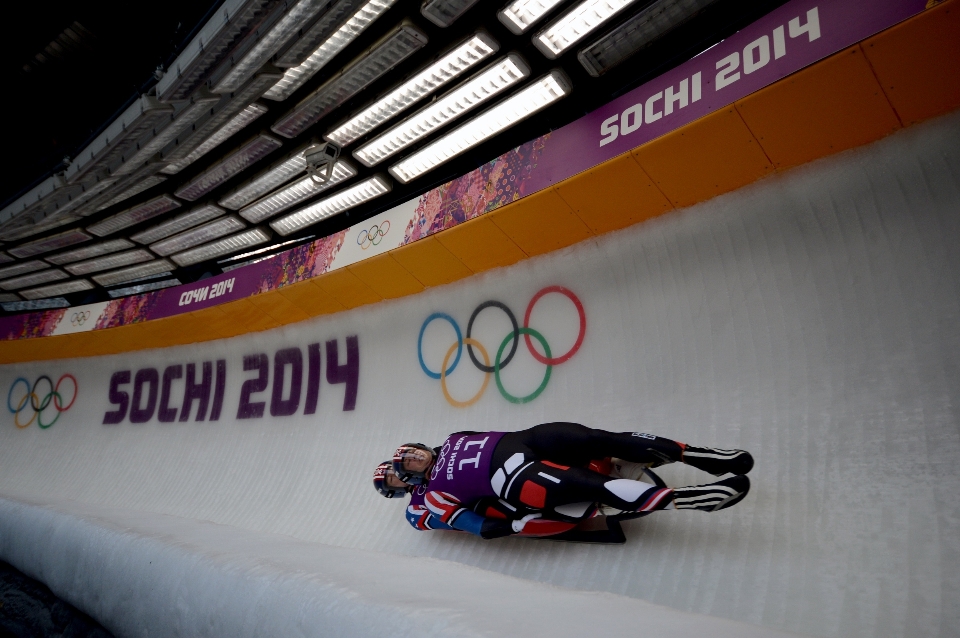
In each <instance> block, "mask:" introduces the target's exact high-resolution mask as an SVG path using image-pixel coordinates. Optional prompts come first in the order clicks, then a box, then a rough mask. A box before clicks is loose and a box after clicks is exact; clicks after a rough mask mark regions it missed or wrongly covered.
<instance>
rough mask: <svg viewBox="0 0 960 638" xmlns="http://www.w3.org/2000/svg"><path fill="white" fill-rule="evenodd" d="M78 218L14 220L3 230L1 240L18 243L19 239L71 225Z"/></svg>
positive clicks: (56, 216) (63, 216) (68, 216)
mask: <svg viewBox="0 0 960 638" xmlns="http://www.w3.org/2000/svg"><path fill="white" fill-rule="evenodd" d="M79 220H80V218H79V217H77V216H75V215H56V214H55V215H51V216H49V217H42V218H40V219H39V220H37V219H33V218H24V219H22V220H19V219H18V220H14V222H11V223H10V224H7V226H6V227H5V228H4V229H3V231H2V232H3V235H2V236H3V239H4V240H5V241H11V242H12V241H19V240H21V239H26V238H27V237H32V236H33V235H39V234H41V233H45V232H47V231H48V230H53V229H54V228H58V227H60V226H65V225H67V224H72V223H73V222H75V221H79Z"/></svg>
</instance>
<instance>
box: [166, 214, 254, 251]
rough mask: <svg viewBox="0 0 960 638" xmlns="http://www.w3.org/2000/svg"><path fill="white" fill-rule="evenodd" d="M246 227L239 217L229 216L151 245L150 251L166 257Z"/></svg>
mask: <svg viewBox="0 0 960 638" xmlns="http://www.w3.org/2000/svg"><path fill="white" fill-rule="evenodd" d="M246 226H247V225H246V224H244V223H243V221H242V220H241V219H240V218H239V217H236V216H234V215H230V216H229V217H222V218H220V219H218V220H216V221H212V222H210V223H209V224H204V225H203V226H200V227H198V228H194V229H191V230H188V231H185V232H182V233H180V234H179V235H174V236H173V237H169V238H167V239H164V240H162V241H159V242H157V243H155V244H152V245H151V246H150V250H152V251H153V252H155V253H157V254H158V255H163V256H164V257H166V256H167V255H172V254H173V253H178V252H180V251H182V250H186V249H187V248H193V247H194V246H199V245H200V244H204V243H206V242H208V241H212V240H214V239H217V238H220V237H223V236H225V235H229V234H230V233H235V232H237V231H238V230H243V229H244V228H246Z"/></svg>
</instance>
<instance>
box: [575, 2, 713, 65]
mask: <svg viewBox="0 0 960 638" xmlns="http://www.w3.org/2000/svg"><path fill="white" fill-rule="evenodd" d="M715 1H716V0H660V1H659V2H654V3H653V4H651V5H649V6H647V7H646V8H644V9H643V10H642V11H640V12H639V13H637V14H635V15H632V16H630V17H629V18H627V20H626V21H625V22H624V23H623V24H621V25H619V26H617V27H616V28H614V29H613V30H612V31H610V32H609V33H607V34H606V35H604V36H602V37H601V38H600V39H599V40H597V41H596V42H593V43H591V44H590V45H588V46H586V47H584V48H583V49H581V51H580V53H578V54H577V58H578V59H579V60H580V64H581V65H583V68H585V69H586V70H587V73H589V74H590V75H592V76H593V77H600V76H601V75H602V74H604V73H606V72H607V71H608V70H610V69H612V68H613V67H615V66H616V65H617V64H620V63H621V62H623V61H624V60H626V59H627V58H628V57H630V56H631V55H633V54H634V53H636V52H637V51H640V50H642V49H645V48H646V47H648V46H650V45H651V44H653V43H654V42H655V41H656V40H658V39H659V38H660V37H662V36H663V35H665V34H667V33H669V32H670V31H672V30H673V29H675V28H677V27H679V26H680V25H682V24H683V23H685V22H687V21H688V20H690V19H691V18H693V17H695V16H696V15H697V14H698V13H700V11H702V10H703V9H705V8H707V7H708V6H710V5H711V4H713V3H714V2H715Z"/></svg>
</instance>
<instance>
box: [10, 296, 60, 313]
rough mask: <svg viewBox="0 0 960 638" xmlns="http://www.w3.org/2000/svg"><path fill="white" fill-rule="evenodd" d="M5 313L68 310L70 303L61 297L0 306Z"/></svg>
mask: <svg viewBox="0 0 960 638" xmlns="http://www.w3.org/2000/svg"><path fill="white" fill-rule="evenodd" d="M0 306H2V307H3V309H4V310H6V311H7V312H23V311H25V310H49V309H50V308H68V307H69V306H70V302H69V301H67V300H66V299H64V298H63V297H54V298H52V299H35V300H34V299H31V300H30V301H17V302H15V303H4V304H0Z"/></svg>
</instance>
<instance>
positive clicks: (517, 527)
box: [510, 514, 540, 534]
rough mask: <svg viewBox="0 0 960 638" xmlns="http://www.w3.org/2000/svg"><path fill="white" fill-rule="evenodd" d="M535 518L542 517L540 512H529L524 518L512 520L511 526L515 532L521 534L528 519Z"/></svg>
mask: <svg viewBox="0 0 960 638" xmlns="http://www.w3.org/2000/svg"><path fill="white" fill-rule="evenodd" d="M535 518H540V514H527V515H526V516H524V517H523V518H520V519H517V520H515V521H511V522H510V527H511V529H513V533H514V534H519V533H520V532H522V531H523V528H524V526H525V525H526V524H527V521H532V520H533V519H535Z"/></svg>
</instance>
